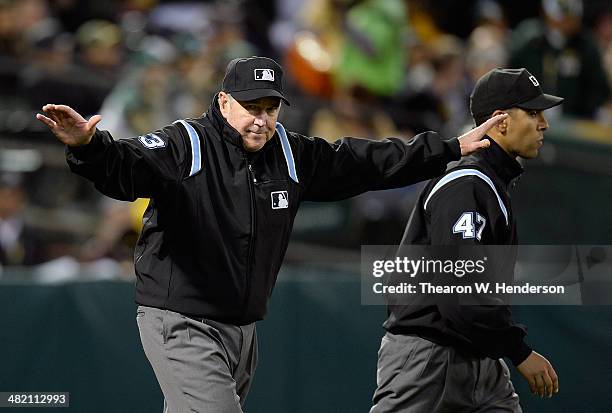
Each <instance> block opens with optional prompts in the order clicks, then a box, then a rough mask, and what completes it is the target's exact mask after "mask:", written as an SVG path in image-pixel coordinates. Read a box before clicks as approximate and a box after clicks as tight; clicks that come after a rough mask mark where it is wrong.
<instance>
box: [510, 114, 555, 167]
mask: <svg viewBox="0 0 612 413" xmlns="http://www.w3.org/2000/svg"><path fill="white" fill-rule="evenodd" d="M506 112H507V113H508V117H507V118H506V120H505V121H504V122H506V125H505V128H506V134H505V136H504V138H503V141H504V145H503V146H504V148H505V149H506V151H507V152H508V153H510V154H511V155H513V156H520V157H521V158H525V159H533V158H535V157H536V156H538V151H539V149H540V148H541V147H542V145H543V144H544V131H545V130H546V129H548V122H547V121H546V118H545V117H544V113H543V112H542V111H541V110H529V109H520V108H512V109H509V110H507V111H506Z"/></svg>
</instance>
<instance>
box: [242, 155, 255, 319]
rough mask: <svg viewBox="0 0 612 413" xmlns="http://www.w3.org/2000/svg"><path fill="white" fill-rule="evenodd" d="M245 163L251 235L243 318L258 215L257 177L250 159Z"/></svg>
mask: <svg viewBox="0 0 612 413" xmlns="http://www.w3.org/2000/svg"><path fill="white" fill-rule="evenodd" d="M245 161H246V163H247V167H248V171H247V180H248V181H249V196H250V198H251V235H250V237H249V253H248V256H247V270H246V290H245V292H244V304H243V306H244V309H243V316H245V315H246V313H247V311H248V304H249V298H250V296H251V268H252V266H253V262H252V261H253V247H254V245H255V228H256V226H257V215H256V211H255V196H254V189H253V184H254V183H255V182H257V179H256V178H255V175H253V167H252V166H251V164H250V163H249V161H248V159H246V157H245Z"/></svg>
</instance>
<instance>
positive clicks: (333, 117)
mask: <svg viewBox="0 0 612 413" xmlns="http://www.w3.org/2000/svg"><path fill="white" fill-rule="evenodd" d="M308 133H309V135H310V136H322V137H325V139H328V140H329V141H330V142H333V141H335V140H336V139H339V138H340V137H342V136H356V137H361V138H374V137H377V138H381V137H386V136H395V137H399V136H398V131H397V130H396V128H395V125H394V123H393V121H392V120H391V118H390V117H389V116H388V115H387V114H386V113H385V112H384V111H383V109H382V108H381V105H380V102H379V101H378V98H377V97H376V96H374V95H373V94H372V93H370V92H369V91H367V90H366V89H364V88H360V87H354V88H352V89H351V90H349V91H346V92H342V93H336V95H334V98H333V100H332V104H331V106H329V107H323V108H321V109H319V110H317V111H316V112H315V114H314V116H313V119H312V123H311V126H310V131H309V132H308Z"/></svg>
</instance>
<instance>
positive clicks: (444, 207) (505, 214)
mask: <svg viewBox="0 0 612 413" xmlns="http://www.w3.org/2000/svg"><path fill="white" fill-rule="evenodd" d="M489 140H490V141H491V147H490V148H488V149H486V150H482V151H480V152H478V153H476V154H474V155H471V156H466V157H464V158H462V159H461V160H460V161H459V162H458V163H455V164H451V165H449V169H448V170H447V172H446V173H445V174H444V175H443V176H442V177H440V178H438V179H434V180H432V181H430V182H429V183H428V184H427V186H426V187H425V188H424V189H423V192H422V193H421V194H420V196H419V199H418V201H417V204H416V205H415V207H414V210H413V211H412V214H411V217H410V220H409V222H408V225H407V228H406V231H405V233H404V237H403V239H402V245H408V244H423V245H432V246H452V245H454V246H473V245H483V246H490V245H495V246H501V245H505V246H507V247H505V248H502V249H500V248H499V247H493V248H497V249H496V250H495V251H497V253H496V255H497V258H496V259H497V262H495V263H489V264H490V265H496V267H495V268H494V271H505V272H507V273H508V274H510V277H511V276H512V273H513V272H514V265H515V262H516V253H517V243H518V239H517V232H516V220H515V217H514V214H513V213H512V207H511V203H510V195H509V192H508V191H509V189H510V185H511V183H512V182H514V181H515V179H516V178H518V177H519V175H520V174H521V173H522V172H523V169H522V168H521V166H520V165H519V163H518V162H517V161H516V160H515V159H513V158H512V157H510V156H509V155H508V154H507V153H506V152H505V151H504V150H503V149H502V148H501V147H500V146H499V145H498V144H497V143H496V142H495V141H494V140H493V139H489ZM500 278H501V277H500ZM426 299H427V300H429V301H427V302H425V301H424V300H426ZM418 300H421V303H422V305H419V301H418ZM392 304H393V303H392ZM384 327H385V328H386V329H387V330H388V331H390V332H391V333H395V334H409V335H417V336H420V337H422V338H425V339H427V340H430V341H433V342H435V343H437V344H440V345H450V346H453V347H454V348H456V349H458V350H460V351H462V352H464V353H467V354H470V355H473V356H477V357H490V358H493V359H497V358H500V357H508V358H509V359H510V360H511V361H512V362H513V364H515V365H518V364H520V363H521V362H523V360H525V359H526V358H527V356H529V354H530V353H531V348H530V347H529V346H528V345H527V344H525V342H524V341H523V338H524V336H525V335H526V330H525V328H524V327H523V326H521V325H519V324H515V323H514V322H513V321H512V314H511V311H510V308H509V307H508V306H505V305H490V306H484V305H483V306H476V305H469V306H465V305H458V301H447V300H443V299H441V300H440V301H439V302H437V303H436V302H433V301H432V300H431V299H430V297H427V298H425V296H423V295H421V296H420V297H419V296H416V297H415V298H414V301H412V302H411V303H410V305H390V306H389V318H388V319H387V321H386V322H385V324H384Z"/></svg>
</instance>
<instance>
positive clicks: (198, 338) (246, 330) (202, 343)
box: [136, 306, 257, 413]
mask: <svg viewBox="0 0 612 413" xmlns="http://www.w3.org/2000/svg"><path fill="white" fill-rule="evenodd" d="M136 320H137V323H138V330H139V331H140V339H141V341H142V347H143V348H144V352H145V354H146V356H147V358H148V359H149V362H150V363H151V366H152V367H153V371H154V372H155V376H156V377H157V381H158V382H159V385H160V387H161V390H162V393H163V394H164V413H188V412H201V413H204V412H206V413H242V406H243V405H244V400H245V397H246V395H247V393H248V391H249V387H250V384H251V378H252V376H253V374H254V372H255V366H256V364H257V333H256V331H255V323H252V324H249V325H246V326H236V325H231V324H224V323H219V322H216V321H211V320H196V319H193V318H189V317H186V316H184V315H182V314H179V313H176V312H173V311H169V310H160V309H158V308H152V307H144V306H139V307H138V313H137V316H136Z"/></svg>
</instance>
